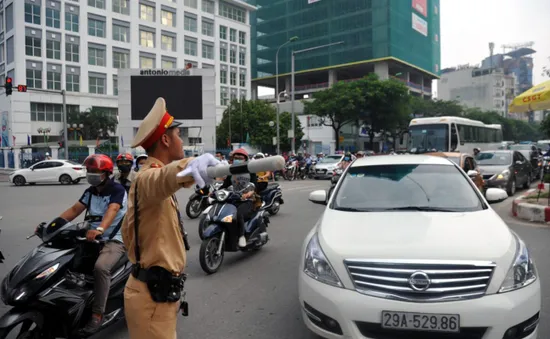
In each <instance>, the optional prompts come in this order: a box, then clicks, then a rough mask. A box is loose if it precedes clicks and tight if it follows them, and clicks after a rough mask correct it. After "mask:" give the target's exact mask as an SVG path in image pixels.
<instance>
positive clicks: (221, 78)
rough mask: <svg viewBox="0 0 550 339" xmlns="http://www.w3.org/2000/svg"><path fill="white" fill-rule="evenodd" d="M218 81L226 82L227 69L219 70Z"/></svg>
mask: <svg viewBox="0 0 550 339" xmlns="http://www.w3.org/2000/svg"><path fill="white" fill-rule="evenodd" d="M220 83H222V84H227V71H226V70H221V71H220Z"/></svg>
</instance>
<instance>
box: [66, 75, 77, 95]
mask: <svg viewBox="0 0 550 339" xmlns="http://www.w3.org/2000/svg"><path fill="white" fill-rule="evenodd" d="M65 87H66V88H67V91H68V92H80V75H78V74H71V73H67V75H66V76H65Z"/></svg>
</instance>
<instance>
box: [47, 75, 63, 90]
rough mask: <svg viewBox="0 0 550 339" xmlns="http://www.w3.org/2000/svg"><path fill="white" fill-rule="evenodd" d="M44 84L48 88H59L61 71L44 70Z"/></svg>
mask: <svg viewBox="0 0 550 339" xmlns="http://www.w3.org/2000/svg"><path fill="white" fill-rule="evenodd" d="M46 78H47V81H46V85H47V87H48V89H53V90H58V91H60V90H61V73H56V72H46Z"/></svg>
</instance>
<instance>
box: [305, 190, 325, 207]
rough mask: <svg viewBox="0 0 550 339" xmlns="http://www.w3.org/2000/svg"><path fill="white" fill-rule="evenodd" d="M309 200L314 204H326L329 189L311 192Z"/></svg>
mask: <svg viewBox="0 0 550 339" xmlns="http://www.w3.org/2000/svg"><path fill="white" fill-rule="evenodd" d="M309 201H311V202H312V203H314V204H319V205H326V204H327V191H325V190H317V191H313V192H311V193H310V194H309Z"/></svg>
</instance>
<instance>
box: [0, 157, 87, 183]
mask: <svg viewBox="0 0 550 339" xmlns="http://www.w3.org/2000/svg"><path fill="white" fill-rule="evenodd" d="M84 178H86V168H85V167H83V166H82V165H80V164H77V163H76V162H73V161H69V160H59V159H56V160H44V161H40V162H37V163H36V164H34V165H32V166H31V167H29V168H23V169H19V170H16V171H14V172H12V173H11V174H10V176H9V180H10V182H11V183H13V184H14V185H16V186H23V185H25V184H36V183H51V182H59V183H61V184H64V185H68V184H78V183H79V182H80V179H84Z"/></svg>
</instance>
